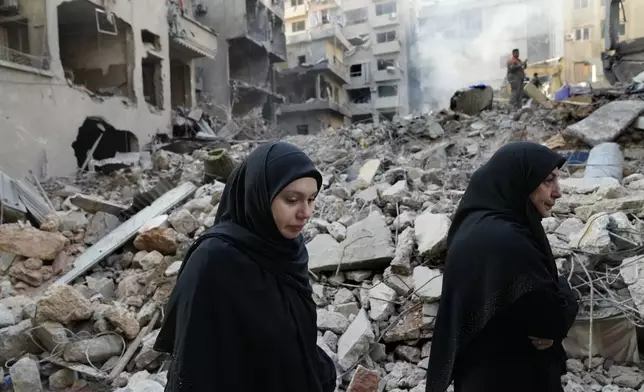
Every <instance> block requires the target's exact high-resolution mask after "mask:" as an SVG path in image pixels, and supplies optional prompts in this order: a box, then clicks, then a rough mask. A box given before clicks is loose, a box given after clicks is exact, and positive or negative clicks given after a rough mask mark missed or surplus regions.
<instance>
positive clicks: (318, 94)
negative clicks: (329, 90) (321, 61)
mask: <svg viewBox="0 0 644 392" xmlns="http://www.w3.org/2000/svg"><path fill="white" fill-rule="evenodd" d="M321 80H322V78H321V76H320V74H318V75H315V98H317V99H321V98H322V87H321Z"/></svg>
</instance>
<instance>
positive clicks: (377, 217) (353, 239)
mask: <svg viewBox="0 0 644 392" xmlns="http://www.w3.org/2000/svg"><path fill="white" fill-rule="evenodd" d="M390 233H391V232H390V230H389V227H388V226H387V222H386V221H385V218H384V216H383V215H382V214H381V213H380V212H379V211H374V212H372V213H371V214H369V216H367V218H365V219H363V220H362V221H360V222H357V223H355V224H353V225H351V226H349V227H348V228H347V236H346V239H345V240H344V241H342V242H341V243H339V244H338V243H337V242H336V241H335V239H334V238H333V237H331V235H329V234H318V235H317V236H315V238H314V239H313V241H311V242H309V243H308V244H307V245H306V246H307V250H308V252H309V269H310V270H311V271H312V272H319V271H335V270H336V269H337V268H338V266H339V268H340V270H355V269H365V268H378V267H382V266H386V265H388V264H389V262H390V261H391V260H392V259H393V256H394V247H393V241H392V239H391V234H390Z"/></svg>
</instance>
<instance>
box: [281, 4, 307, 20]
mask: <svg viewBox="0 0 644 392" xmlns="http://www.w3.org/2000/svg"><path fill="white" fill-rule="evenodd" d="M306 12H307V5H306V4H301V5H297V6H295V7H293V6H291V5H290V4H288V5H285V6H284V17H285V18H286V19H292V18H298V17H300V16H304V15H306Z"/></svg>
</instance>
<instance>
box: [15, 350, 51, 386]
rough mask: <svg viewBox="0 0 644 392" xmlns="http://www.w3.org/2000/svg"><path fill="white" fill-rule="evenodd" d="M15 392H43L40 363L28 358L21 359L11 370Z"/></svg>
mask: <svg viewBox="0 0 644 392" xmlns="http://www.w3.org/2000/svg"><path fill="white" fill-rule="evenodd" d="M9 375H11V385H12V386H13V391H14V392H42V391H43V387H42V383H41V381H40V370H39V368H38V362H36V361H34V360H33V359H31V358H29V357H28V356H25V357H22V358H20V359H19V360H18V361H17V362H16V363H14V364H13V366H11V368H10V369H9Z"/></svg>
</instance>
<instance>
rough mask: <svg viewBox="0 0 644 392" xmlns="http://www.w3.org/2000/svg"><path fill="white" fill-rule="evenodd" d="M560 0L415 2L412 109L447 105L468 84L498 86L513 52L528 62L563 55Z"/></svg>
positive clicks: (429, 0) (423, 0)
mask: <svg viewBox="0 0 644 392" xmlns="http://www.w3.org/2000/svg"><path fill="white" fill-rule="evenodd" d="M572 1H573V0H570V1H561V0H459V1H449V2H448V1H437V0H417V10H416V12H415V18H414V19H415V20H414V23H413V25H414V26H415V32H414V34H413V36H414V45H413V49H412V51H413V53H414V55H413V57H412V58H413V60H414V61H413V64H412V67H413V68H414V72H413V74H414V75H416V78H417V80H418V83H417V84H418V85H420V86H421V87H420V90H417V91H416V92H415V95H414V99H413V102H415V103H417V105H415V107H414V110H418V111H427V110H430V109H435V108H437V107H445V106H446V105H448V104H449V99H450V97H451V96H452V94H453V93H454V91H456V90H458V89H461V88H464V87H467V86H469V85H472V84H479V83H486V84H489V85H492V86H493V87H499V86H500V85H501V84H502V83H503V81H504V80H505V76H506V62H507V60H508V58H509V57H510V56H511V52H512V49H514V48H518V49H519V50H520V52H521V58H523V59H526V58H527V59H528V61H529V62H536V61H542V60H548V59H552V58H555V57H558V56H562V55H563V54H564V53H563V17H562V13H561V12H559V10H560V9H561V5H562V3H571V2H572Z"/></svg>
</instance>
